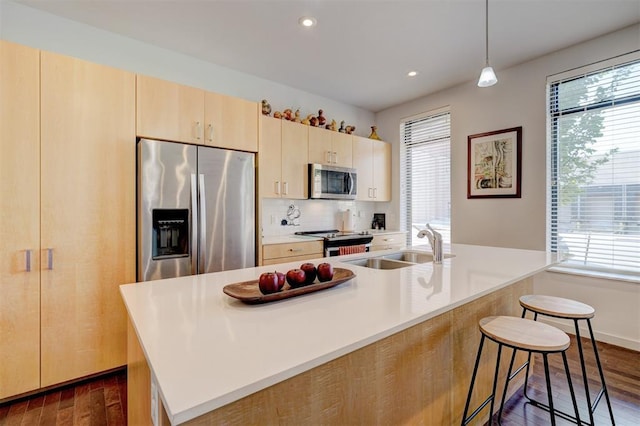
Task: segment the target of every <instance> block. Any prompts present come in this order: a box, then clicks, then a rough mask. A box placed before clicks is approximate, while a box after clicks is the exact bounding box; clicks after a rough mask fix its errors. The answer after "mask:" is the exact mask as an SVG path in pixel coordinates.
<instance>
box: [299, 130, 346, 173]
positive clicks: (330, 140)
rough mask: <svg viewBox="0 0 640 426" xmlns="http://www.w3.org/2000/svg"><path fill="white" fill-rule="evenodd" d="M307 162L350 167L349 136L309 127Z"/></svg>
mask: <svg viewBox="0 0 640 426" xmlns="http://www.w3.org/2000/svg"><path fill="white" fill-rule="evenodd" d="M309 162H310V163H317V164H326V165H331V166H341V167H352V166H353V161H352V140H351V135H347V134H345V133H339V132H334V131H331V130H326V129H323V128H320V127H309Z"/></svg>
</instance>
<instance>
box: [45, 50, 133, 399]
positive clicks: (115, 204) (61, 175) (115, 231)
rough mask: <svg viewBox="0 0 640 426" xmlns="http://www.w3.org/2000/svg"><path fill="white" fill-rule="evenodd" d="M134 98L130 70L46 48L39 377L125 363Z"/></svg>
mask: <svg viewBox="0 0 640 426" xmlns="http://www.w3.org/2000/svg"><path fill="white" fill-rule="evenodd" d="M134 108H135V75H134V74H131V73H128V72H124V71H120V70H116V69H112V68H108V67H105V66H101V65H96V64H92V63H89V62H84V61H80V60H77V59H73V58H69V57H65V56H60V55H56V54H53V53H48V52H42V56H41V150H42V165H41V179H42V180H41V187H42V197H41V208H42V217H41V247H42V249H43V253H46V255H45V254H43V261H42V262H41V263H42V271H41V295H42V299H41V300H42V306H41V310H42V313H41V315H42V320H41V333H42V340H41V342H42V343H41V345H42V348H41V360H42V361H41V363H42V364H41V369H42V375H41V385H42V386H43V387H44V386H49V385H52V384H56V383H60V382H63V381H66V380H71V379H74V378H78V377H82V376H86V375H89V374H94V373H97V372H101V371H105V370H108V369H111V368H115V367H119V366H122V365H124V364H126V344H127V339H126V318H127V316H126V312H125V309H124V304H123V303H122V299H121V297H120V293H119V288H118V286H119V285H120V284H124V283H131V282H135V279H136V275H135V233H136V232H135V210H136V205H135V109H134ZM48 250H51V257H49V256H48ZM49 259H51V261H50V262H49Z"/></svg>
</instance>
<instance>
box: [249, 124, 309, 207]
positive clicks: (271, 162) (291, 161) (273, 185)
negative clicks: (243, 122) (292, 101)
mask: <svg viewBox="0 0 640 426" xmlns="http://www.w3.org/2000/svg"><path fill="white" fill-rule="evenodd" d="M308 128H309V127H308V126H305V125H303V124H299V123H294V122H291V121H286V120H280V119H276V118H271V117H266V116H261V117H260V151H259V159H258V185H259V188H258V192H259V196H260V197H261V198H288V199H306V198H307V193H308V187H307V186H308V184H307V182H308V181H309V177H308V153H307V149H308V148H307V147H308V143H307V141H308Z"/></svg>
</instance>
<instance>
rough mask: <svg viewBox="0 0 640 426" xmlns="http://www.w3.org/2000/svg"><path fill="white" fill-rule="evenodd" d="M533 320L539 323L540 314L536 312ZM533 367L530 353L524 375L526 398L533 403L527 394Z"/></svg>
mask: <svg viewBox="0 0 640 426" xmlns="http://www.w3.org/2000/svg"><path fill="white" fill-rule="evenodd" d="M524 311H526V308H525V309H524ZM524 311H523V312H522V317H523V318H524V314H525V313H524ZM533 320H534V321H537V320H538V313H537V312H534V313H533ZM530 366H531V352H529V355H528V356H527V371H526V372H525V374H524V397H525V398H527V399H528V400H529V401H533V400H532V399H531V398H530V397H529V395H528V394H527V387H528V385H529V367H530Z"/></svg>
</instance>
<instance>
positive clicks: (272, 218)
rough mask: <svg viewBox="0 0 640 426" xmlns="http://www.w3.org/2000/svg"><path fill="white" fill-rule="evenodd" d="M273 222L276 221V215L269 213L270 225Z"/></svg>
mask: <svg viewBox="0 0 640 426" xmlns="http://www.w3.org/2000/svg"><path fill="white" fill-rule="evenodd" d="M274 223H276V215H274V214H272V215H271V225H273V224H274Z"/></svg>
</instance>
